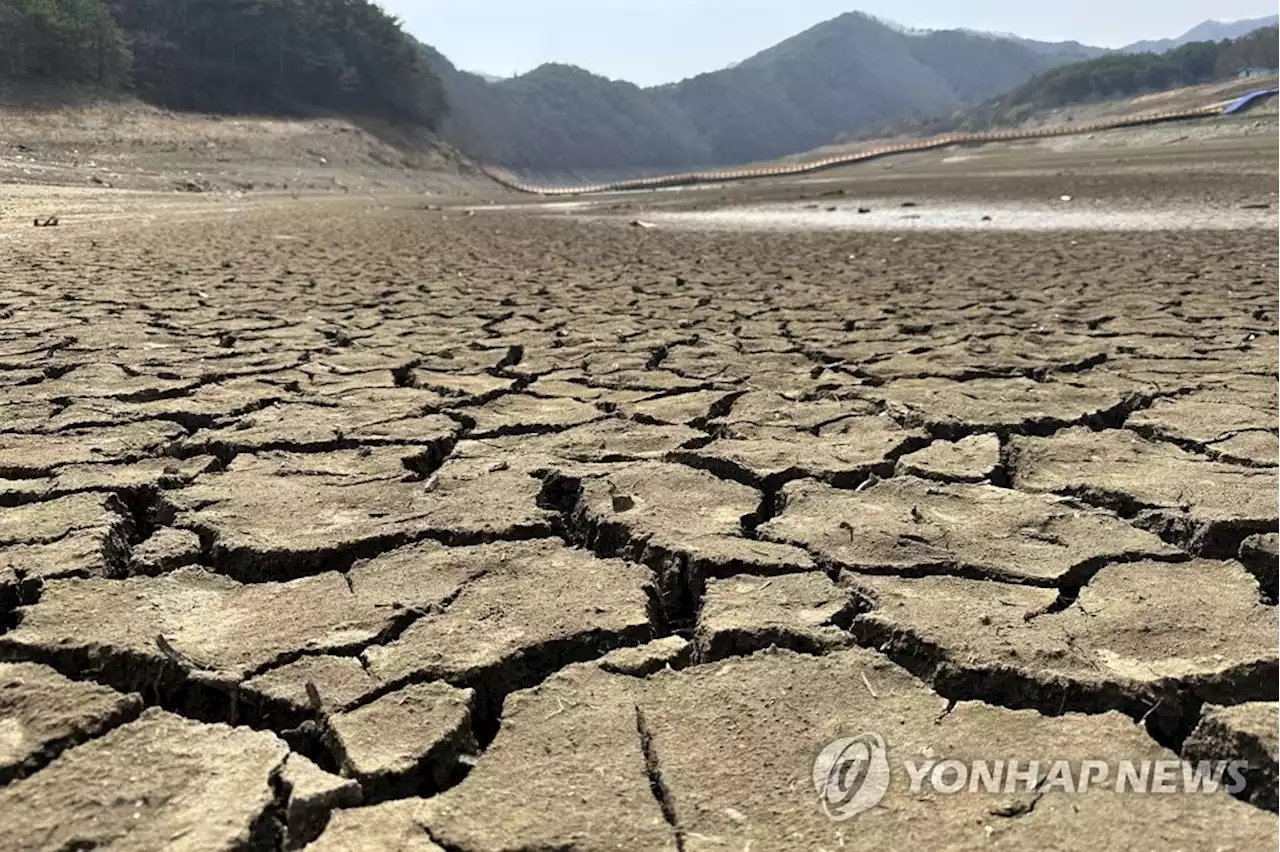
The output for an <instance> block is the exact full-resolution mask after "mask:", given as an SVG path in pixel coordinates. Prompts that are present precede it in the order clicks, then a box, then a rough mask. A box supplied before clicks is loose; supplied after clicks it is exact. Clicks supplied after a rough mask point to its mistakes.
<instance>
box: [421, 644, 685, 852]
mask: <svg viewBox="0 0 1280 852" xmlns="http://www.w3.org/2000/svg"><path fill="white" fill-rule="evenodd" d="M638 683H641V682H640V681H637V680H636V679H635V678H630V677H624V676H618V675H608V674H605V673H604V672H602V671H601V670H599V669H597V668H595V667H594V666H572V667H570V668H568V669H566V670H565V671H563V672H560V673H558V674H556V675H555V676H554V677H552V678H550V679H549V680H547V681H546V682H545V683H542V684H540V685H539V686H536V687H534V688H533V689H530V690H528V691H526V692H518V693H515V694H514V695H512V696H510V697H509V698H508V699H507V701H506V703H505V704H504V705H503V711H502V727H501V728H500V729H499V731H498V736H497V738H496V739H494V741H493V742H492V743H491V744H490V745H489V748H488V749H486V750H485V753H484V755H483V756H482V757H481V758H480V759H479V760H478V761H477V762H476V765H475V767H474V768H473V769H472V770H471V772H470V774H468V775H467V777H466V778H465V779H464V780H463V781H462V783H460V784H458V785H457V786H455V787H453V788H452V789H450V790H447V791H446V792H444V793H442V794H441V795H439V796H437V797H435V798H434V799H431V800H429V801H428V802H426V803H424V804H425V807H424V808H422V809H420V812H419V814H418V815H417V819H418V820H419V822H420V824H422V825H425V826H426V827H427V828H428V829H429V831H430V834H431V836H432V837H433V838H434V839H435V841H436V842H437V843H439V844H440V845H442V846H444V847H445V848H449V849H468V850H476V852H481V850H499V849H504V850H505V849H554V848H556V847H562V848H563V847H565V846H570V845H572V846H578V847H581V848H589V849H614V850H619V852H623V850H633V849H653V850H663V849H665V850H675V849H676V848H677V847H676V843H675V835H674V832H673V831H672V828H671V826H670V825H669V824H668V823H667V820H666V818H665V817H664V815H663V808H662V806H661V804H660V803H659V802H658V800H657V799H656V798H655V796H654V793H653V787H652V784H653V781H652V777H651V776H650V774H649V770H648V764H647V754H646V746H645V744H644V737H643V735H642V733H641V731H640V729H639V728H638V719H637V713H638V709H637V703H636V698H637V684H638ZM530 778H537V779H538V783H537V784H530V783H528V782H529V779H530ZM499 803H501V809H502V819H493V818H492V817H491V816H489V817H484V816H482V814H485V813H486V812H490V809H491V808H494V807H498V806H499Z"/></svg>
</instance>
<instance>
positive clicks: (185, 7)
mask: <svg viewBox="0 0 1280 852" xmlns="http://www.w3.org/2000/svg"><path fill="white" fill-rule="evenodd" d="M0 77H7V78H10V79H23V78H33V77H45V78H52V79H58V80H66V81H73V82H91V83H96V84H98V85H99V86H102V87H104V88H123V87H125V86H128V87H130V88H131V89H132V91H134V92H136V93H137V94H138V95H139V96H140V97H142V98H144V99H146V100H150V101H153V102H156V103H160V104H163V105H165V106H170V107H174V108H178V109H198V110H206V111H210V112H308V111H314V110H324V111H338V112H343V113H351V114H361V115H376V116H382V117H386V118H390V119H394V120H398V121H403V122H408V123H412V124H417V125H425V126H427V127H435V126H436V125H437V124H438V123H439V121H440V119H441V117H442V116H443V114H444V111H445V102H444V93H443V89H442V87H441V85H440V81H439V79H438V78H436V76H435V75H434V74H432V73H431V71H430V70H429V69H428V68H427V65H426V62H425V60H424V59H423V57H422V55H421V53H420V51H419V47H418V44H417V42H416V41H414V40H413V39H412V38H410V37H409V36H408V35H406V34H405V33H404V32H403V31H402V30H401V29H400V24H399V22H398V21H397V20H396V19H395V18H393V17H391V16H390V15H388V14H387V13H386V12H384V11H383V10H382V9H381V8H380V7H379V6H378V5H377V4H375V3H373V2H370V0H0Z"/></svg>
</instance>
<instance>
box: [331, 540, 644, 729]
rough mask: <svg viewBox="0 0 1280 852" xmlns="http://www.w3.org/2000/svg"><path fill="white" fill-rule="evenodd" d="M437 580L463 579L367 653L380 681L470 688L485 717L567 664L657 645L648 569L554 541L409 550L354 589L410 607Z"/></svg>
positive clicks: (378, 565)
mask: <svg viewBox="0 0 1280 852" xmlns="http://www.w3.org/2000/svg"><path fill="white" fill-rule="evenodd" d="M441 576H446V577H451V578H457V579H456V580H453V581H452V582H453V583H454V585H453V586H452V587H451V588H450V589H449V597H448V598H447V599H446V600H445V601H444V602H443V603H442V604H441V605H440V606H438V607H434V608H432V609H431V610H429V611H426V612H424V613H423V614H422V616H421V617H420V618H417V619H416V620H414V621H413V622H412V623H411V624H410V625H409V626H408V627H407V628H405V629H404V630H403V632H401V633H400V634H399V635H398V636H396V638H395V639H393V640H392V641H389V642H387V643H386V644H380V645H375V646H371V647H369V648H368V649H367V650H365V651H364V652H363V654H362V659H363V661H364V663H365V667H366V668H367V669H368V671H369V673H370V674H371V675H372V676H373V677H374V678H376V679H378V680H380V681H382V682H384V683H387V684H396V683H404V682H408V681H410V680H413V681H425V680H445V681H448V682H450V683H453V684H465V685H467V686H472V687H475V688H477V689H478V690H479V691H480V692H482V693H483V694H482V696H481V697H480V703H481V704H482V705H484V706H485V708H487V706H488V704H489V703H492V701H494V700H495V699H500V697H501V695H502V694H504V693H505V691H506V690H510V689H516V688H521V687H522V686H524V685H529V684H531V683H535V682H537V680H540V679H541V678H542V677H545V676H546V675H547V674H549V673H550V672H552V671H554V670H555V669H557V668H560V667H561V666H563V665H566V664H568V663H570V662H574V661H577V660H582V659H590V658H592V657H596V656H599V655H600V654H603V653H604V652H606V651H608V650H611V649H612V648H615V647H617V646H620V645H635V644H640V643H641V642H644V641H647V640H648V639H650V638H652V633H653V622H652V616H651V615H650V608H651V606H652V600H651V595H652V577H651V572H650V571H649V569H647V568H644V567H642V566H639V565H633V564H630V563H627V562H623V561H622V560H620V559H600V558H598V557H595V556H592V555H591V554H589V553H587V552H585V551H582V550H575V549H570V548H567V547H565V546H564V545H563V544H562V543H560V542H558V541H535V542H514V543H502V544H491V545H480V546H477V547H466V548H461V547H459V548H442V547H416V548H408V549H406V550H403V551H399V552H397V553H393V554H389V555H387V556H384V557H380V558H378V559H374V560H371V561H369V562H367V563H364V564H362V565H360V566H357V567H356V569H355V570H353V571H352V572H351V583H352V586H353V587H354V588H355V589H356V590H357V592H358V593H364V594H367V595H370V596H375V597H377V598H379V599H381V600H398V601H401V602H403V603H406V604H413V602H415V601H416V600H420V599H421V598H422V597H423V593H422V591H420V590H421V589H424V588H425V589H428V590H430V591H429V592H428V594H434V592H435V589H437V588H439V582H440V581H439V579H437V578H439V577H441ZM486 712H487V709H486Z"/></svg>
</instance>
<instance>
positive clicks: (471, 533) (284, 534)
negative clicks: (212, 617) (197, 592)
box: [168, 449, 552, 581]
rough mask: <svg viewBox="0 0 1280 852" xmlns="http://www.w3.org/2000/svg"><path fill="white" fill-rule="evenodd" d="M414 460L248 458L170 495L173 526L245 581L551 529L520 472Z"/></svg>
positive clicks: (378, 455)
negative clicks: (403, 548) (426, 466)
mask: <svg viewBox="0 0 1280 852" xmlns="http://www.w3.org/2000/svg"><path fill="white" fill-rule="evenodd" d="M417 465H418V462H417V457H415V456H406V455H404V452H403V451H400V450H393V449H380V450H367V449H366V450H344V451H338V452H330V453H318V454H290V453H266V454H263V455H257V456H247V455H246V456H240V457H237V458H236V460H235V461H233V462H232V463H231V465H230V466H229V467H228V468H227V470H226V471H225V472H223V473H217V474H211V475H207V476H203V477H201V478H200V480H199V481H198V482H197V483H195V484H194V485H192V486H191V487H189V488H186V489H183V490H182V491H180V492H174V493H173V494H171V495H169V497H168V499H169V501H170V502H171V503H172V505H173V507H174V508H175V510H176V519H175V522H174V523H175V524H176V525H177V526H179V527H186V528H189V529H192V530H195V531H196V532H198V533H199V534H200V535H201V537H202V539H203V540H206V541H207V542H208V543H209V544H208V547H209V551H210V556H209V558H210V560H211V562H210V565H211V566H212V567H214V568H216V569H217V570H219V571H222V572H224V573H226V574H229V575H231V576H233V577H236V578H238V579H242V580H246V581H258V580H283V579H289V578H291V577H297V576H301V575H304V574H308V573H315V572H318V571H322V570H324V569H326V568H334V569H339V570H341V569H344V568H345V567H348V566H349V565H350V564H351V562H352V561H353V560H354V559H357V558H360V557H362V556H371V555H373V554H375V553H378V552H380V551H384V550H390V549H392V548H394V547H396V546H398V545H401V544H405V543H408V542H412V541H416V540H419V539H422V538H429V537H430V538H441V539H447V540H454V541H458V542H459V543H464V542H467V541H476V540H486V539H490V538H507V537H510V538H527V537H534V536H540V535H546V534H548V533H549V531H550V528H549V521H550V519H551V517H552V515H551V514H550V513H548V512H546V511H545V510H542V509H540V508H539V507H538V506H537V504H536V499H537V495H538V493H539V490H540V484H539V483H538V481H537V480H535V479H533V478H532V477H530V476H528V475H527V474H523V473H520V472H518V471H509V470H508V471H493V470H490V469H489V468H488V467H484V466H480V465H476V464H466V463H464V462H458V463H454V464H450V465H448V466H446V467H445V468H443V469H441V470H440V471H439V472H438V474H436V475H435V478H434V479H432V478H429V477H428V478H424V477H422V476H420V475H418V474H416V473H415V472H414V471H413V470H412V469H411V467H412V466H417Z"/></svg>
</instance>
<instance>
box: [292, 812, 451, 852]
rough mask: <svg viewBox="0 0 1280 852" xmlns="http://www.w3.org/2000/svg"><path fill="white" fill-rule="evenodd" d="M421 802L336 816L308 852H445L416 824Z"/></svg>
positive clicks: (343, 813) (420, 825)
mask: <svg viewBox="0 0 1280 852" xmlns="http://www.w3.org/2000/svg"><path fill="white" fill-rule="evenodd" d="M422 804H423V803H422V800H421V799H401V800H398V801H394V802H384V803H383V804H380V805H372V806H370V807H367V808H352V809H350V810H340V811H336V812H334V814H333V815H332V816H331V817H330V819H329V825H328V827H327V828H326V829H325V831H324V834H322V835H320V838H319V839H318V840H316V841H315V842H314V843H311V844H309V845H308V846H307V847H306V849H307V852H366V850H367V852H446V850H445V849H444V848H443V847H440V846H437V845H436V844H435V843H434V842H432V840H431V837H430V835H429V834H427V830H426V828H424V827H423V825H422V824H421V823H419V822H418V820H417V814H418V812H419V811H420V810H421V809H422Z"/></svg>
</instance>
